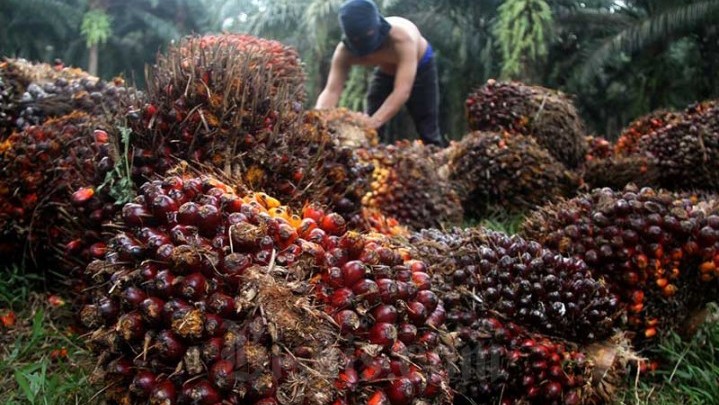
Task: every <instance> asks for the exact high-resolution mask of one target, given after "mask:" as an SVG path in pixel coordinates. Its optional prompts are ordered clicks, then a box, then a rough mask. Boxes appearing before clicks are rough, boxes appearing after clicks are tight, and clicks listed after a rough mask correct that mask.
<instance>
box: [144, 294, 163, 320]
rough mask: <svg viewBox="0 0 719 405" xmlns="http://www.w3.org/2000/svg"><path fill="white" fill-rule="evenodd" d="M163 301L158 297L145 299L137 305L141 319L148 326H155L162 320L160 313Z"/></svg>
mask: <svg viewBox="0 0 719 405" xmlns="http://www.w3.org/2000/svg"><path fill="white" fill-rule="evenodd" d="M164 305H165V301H163V300H162V299H160V298H158V297H147V298H145V299H144V300H143V301H142V302H141V303H140V305H139V310H140V314H142V318H143V319H144V320H145V322H147V323H148V324H150V325H156V324H157V323H158V322H160V321H161V320H162V311H163V307H164Z"/></svg>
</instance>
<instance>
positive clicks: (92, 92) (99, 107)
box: [0, 59, 128, 139]
mask: <svg viewBox="0 0 719 405" xmlns="http://www.w3.org/2000/svg"><path fill="white" fill-rule="evenodd" d="M127 91H128V90H127V88H126V87H125V84H124V81H123V80H122V79H119V78H118V79H115V80H113V81H112V82H106V81H104V80H100V79H99V78H97V77H94V76H90V75H89V74H87V73H86V72H84V71H82V70H80V69H77V68H68V67H64V66H62V65H61V64H58V65H54V66H50V65H48V64H34V63H30V62H28V61H27V60H24V59H6V60H5V61H2V62H0V139H1V138H4V137H5V136H8V135H9V134H10V133H11V132H12V131H14V130H22V129H23V128H26V127H27V126H29V125H39V124H41V123H42V122H43V121H45V120H46V119H49V118H53V117H60V116H63V115H65V114H69V113H71V112H73V111H84V112H87V113H89V114H92V115H96V116H102V115H104V114H109V113H114V112H116V111H118V109H119V108H121V105H122V102H121V100H122V99H124V98H126V97H127V96H128V94H126V93H127Z"/></svg>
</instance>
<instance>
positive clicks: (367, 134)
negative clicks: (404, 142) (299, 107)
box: [307, 108, 379, 148]
mask: <svg viewBox="0 0 719 405" xmlns="http://www.w3.org/2000/svg"><path fill="white" fill-rule="evenodd" d="M307 114H312V115H315V116H317V117H318V118H319V119H321V120H322V121H323V122H325V123H326V125H327V126H328V127H329V129H330V130H331V131H332V133H333V137H334V138H335V139H337V141H338V142H339V143H340V144H342V145H345V146H348V147H352V148H369V147H373V146H377V145H378V144H379V137H378V135H377V131H376V130H374V129H372V128H371V127H370V126H369V123H368V120H367V118H368V117H367V115H365V114H363V113H360V112H355V111H350V110H348V109H346V108H329V109H324V110H311V111H308V112H307Z"/></svg>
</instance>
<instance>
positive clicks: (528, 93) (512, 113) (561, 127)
mask: <svg viewBox="0 0 719 405" xmlns="http://www.w3.org/2000/svg"><path fill="white" fill-rule="evenodd" d="M465 110H466V116H467V119H468V122H469V128H470V129H471V130H473V131H509V132H510V133H518V134H523V135H529V136H532V137H534V138H536V140H537V142H538V143H539V144H540V145H541V146H543V147H545V148H546V149H547V150H548V151H549V153H551V154H552V156H554V157H555V158H556V159H557V160H559V161H560V162H562V163H564V165H566V166H567V167H568V168H570V169H574V168H576V167H578V166H579V165H581V164H582V163H583V162H584V156H585V155H586V153H587V148H588V146H587V142H586V139H585V134H586V132H585V129H584V123H583V122H582V120H581V118H580V117H579V114H577V111H576V108H575V107H574V105H573V104H572V101H571V100H570V99H569V97H567V96H566V95H565V94H563V93H561V92H559V91H555V90H550V89H547V88H544V87H539V86H529V85H526V84H523V83H519V82H497V81H495V80H488V81H487V84H485V85H484V86H482V87H480V88H478V89H477V90H475V91H474V92H473V93H471V94H470V95H469V97H468V98H467V100H466V102H465Z"/></svg>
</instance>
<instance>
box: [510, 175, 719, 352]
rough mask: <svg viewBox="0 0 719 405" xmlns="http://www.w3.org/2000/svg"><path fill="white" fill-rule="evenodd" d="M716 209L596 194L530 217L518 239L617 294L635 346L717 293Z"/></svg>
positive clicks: (647, 195)
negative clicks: (578, 263) (567, 259)
mask: <svg viewBox="0 0 719 405" xmlns="http://www.w3.org/2000/svg"><path fill="white" fill-rule="evenodd" d="M715 207H716V204H715V203H713V202H712V203H710V204H700V203H697V202H696V199H695V198H688V197H686V196H682V195H679V194H675V193H670V192H666V191H657V190H654V189H651V188H642V189H638V188H636V187H634V186H627V187H626V188H625V189H624V190H623V191H612V190H611V189H606V188H605V189H595V190H593V191H591V192H590V193H587V194H583V195H580V196H578V197H575V198H573V199H571V200H567V201H565V202H562V203H559V204H555V205H549V206H547V207H545V208H543V209H542V210H540V211H537V212H535V213H534V214H532V216H530V217H529V218H528V219H527V220H526V221H525V223H524V224H523V225H522V231H521V234H522V235H523V236H524V237H527V238H530V239H536V240H537V241H539V242H540V243H542V245H543V246H545V247H547V248H549V249H553V250H556V251H558V252H560V253H561V254H563V255H569V256H572V257H577V258H580V259H582V260H584V261H585V262H586V263H587V265H589V267H590V268H591V269H592V270H593V272H594V274H595V275H596V276H597V277H602V278H603V279H604V281H605V282H606V283H607V285H608V286H609V288H610V289H611V290H612V291H614V292H615V293H617V294H618V295H619V296H620V298H621V300H622V305H623V306H624V307H625V308H626V310H627V313H628V325H629V327H630V329H631V330H633V331H634V332H635V333H636V337H635V343H638V344H643V343H645V342H651V341H653V339H654V338H655V337H656V336H658V335H661V334H663V333H666V332H668V331H669V330H671V328H672V327H675V326H677V325H679V324H681V323H683V321H684V318H685V317H687V316H688V315H690V312H692V311H693V310H694V309H695V308H697V307H700V306H702V305H703V304H704V303H706V302H707V301H708V297H709V296H711V294H710V293H709V291H711V289H712V288H713V289H716V281H715V279H714V277H713V276H712V277H709V276H704V275H703V274H704V273H703V272H702V270H701V267H700V262H706V263H707V265H706V267H707V268H706V269H705V270H706V272H707V273H713V272H714V270H713V268H712V267H711V265H710V264H711V263H713V260H714V256H715V252H717V251H719V250H717V248H718V247H719V245H718V244H717V240H718V239H719V238H717V237H716V236H719V233H717V230H719V220H717V218H719V216H717V215H716V208H715Z"/></svg>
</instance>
